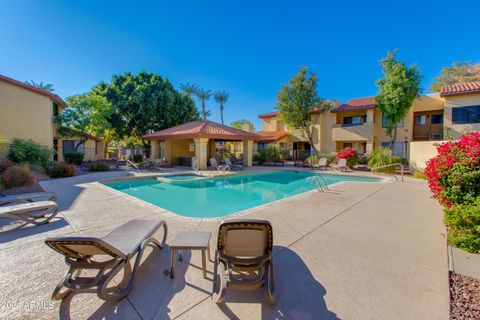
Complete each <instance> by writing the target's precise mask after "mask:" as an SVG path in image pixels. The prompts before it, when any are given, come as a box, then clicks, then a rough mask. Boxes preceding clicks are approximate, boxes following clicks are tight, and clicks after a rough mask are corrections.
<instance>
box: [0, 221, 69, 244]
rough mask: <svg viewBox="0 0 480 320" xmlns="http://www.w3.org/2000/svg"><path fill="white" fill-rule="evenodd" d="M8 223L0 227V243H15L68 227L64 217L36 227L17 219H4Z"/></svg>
mask: <svg viewBox="0 0 480 320" xmlns="http://www.w3.org/2000/svg"><path fill="white" fill-rule="evenodd" d="M3 220H5V222H6V223H2V224H1V225H0V243H7V242H11V241H15V240H17V239H20V238H24V237H29V236H33V235H36V234H40V233H45V232H49V231H52V230H55V229H61V228H64V227H66V226H68V225H69V224H68V222H67V221H66V220H65V219H64V218H62V217H58V216H57V217H55V218H53V219H52V220H51V221H50V222H49V223H47V224H42V225H39V226H35V225H33V224H30V223H28V222H23V221H22V222H20V221H18V220H15V219H2V222H3Z"/></svg>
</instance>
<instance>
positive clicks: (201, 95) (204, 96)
mask: <svg viewBox="0 0 480 320" xmlns="http://www.w3.org/2000/svg"><path fill="white" fill-rule="evenodd" d="M196 95H197V98H198V99H199V100H201V101H202V115H203V121H205V120H207V111H206V110H205V100H208V99H210V97H211V96H212V91H211V90H205V89H203V88H200V89H198V90H197V92H196Z"/></svg>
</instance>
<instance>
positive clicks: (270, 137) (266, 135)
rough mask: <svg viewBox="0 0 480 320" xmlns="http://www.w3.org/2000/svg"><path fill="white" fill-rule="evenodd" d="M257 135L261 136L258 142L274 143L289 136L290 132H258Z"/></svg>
mask: <svg viewBox="0 0 480 320" xmlns="http://www.w3.org/2000/svg"><path fill="white" fill-rule="evenodd" d="M255 133H256V134H257V135H259V136H260V138H258V139H257V140H256V141H257V142H274V141H278V140H281V139H283V138H285V137H286V136H288V132H287V131H285V130H277V131H257V132H255Z"/></svg>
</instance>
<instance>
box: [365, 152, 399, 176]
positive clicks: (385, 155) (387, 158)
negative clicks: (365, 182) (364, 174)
mask: <svg viewBox="0 0 480 320" xmlns="http://www.w3.org/2000/svg"><path fill="white" fill-rule="evenodd" d="M394 163H400V157H395V156H392V152H391V151H390V149H388V148H376V149H375V150H373V152H372V155H371V156H370V158H369V159H368V166H369V167H370V168H372V170H374V171H375V172H383V173H395V166H390V167H386V168H381V169H375V167H382V166H386V165H389V164H394Z"/></svg>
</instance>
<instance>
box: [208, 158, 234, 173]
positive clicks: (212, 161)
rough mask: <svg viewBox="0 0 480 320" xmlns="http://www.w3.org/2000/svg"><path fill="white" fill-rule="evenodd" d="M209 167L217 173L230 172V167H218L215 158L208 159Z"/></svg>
mask: <svg viewBox="0 0 480 320" xmlns="http://www.w3.org/2000/svg"><path fill="white" fill-rule="evenodd" d="M210 165H211V166H212V168H215V169H217V171H230V166H227V165H225V166H224V165H219V164H218V162H217V159H215V158H210Z"/></svg>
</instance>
